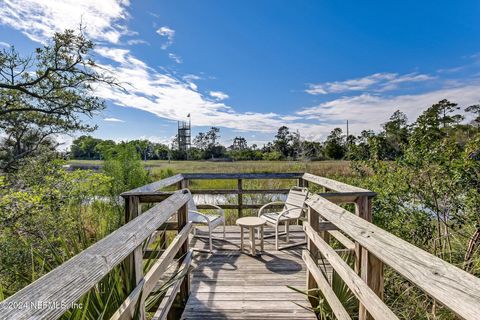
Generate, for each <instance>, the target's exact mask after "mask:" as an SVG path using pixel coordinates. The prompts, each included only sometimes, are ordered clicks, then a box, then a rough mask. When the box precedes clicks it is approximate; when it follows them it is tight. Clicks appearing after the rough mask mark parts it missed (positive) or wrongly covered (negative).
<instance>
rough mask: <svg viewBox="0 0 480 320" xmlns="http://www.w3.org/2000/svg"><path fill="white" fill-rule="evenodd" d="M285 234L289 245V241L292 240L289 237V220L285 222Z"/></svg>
mask: <svg viewBox="0 0 480 320" xmlns="http://www.w3.org/2000/svg"><path fill="white" fill-rule="evenodd" d="M285 233H286V235H285V240H286V241H287V243H288V242H289V240H290V236H289V234H288V220H287V221H285Z"/></svg>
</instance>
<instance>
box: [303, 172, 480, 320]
mask: <svg viewBox="0 0 480 320" xmlns="http://www.w3.org/2000/svg"><path fill="white" fill-rule="evenodd" d="M304 178H307V179H306V180H308V181H311V182H315V183H318V184H321V185H323V186H325V187H326V188H327V189H330V190H333V191H334V192H338V193H343V192H345V193H347V194H348V196H345V198H344V200H347V201H342V200H341V198H342V195H341V194H337V195H336V196H335V197H334V199H335V202H337V203H342V202H353V203H355V207H356V214H352V213H351V212H349V211H347V210H345V209H343V208H341V207H339V206H338V205H337V204H335V203H333V202H331V201H329V200H331V199H328V197H323V196H322V195H321V194H317V195H310V196H309V198H308V200H307V207H308V217H307V222H305V223H304V226H303V228H304V230H305V233H306V236H307V239H308V249H307V250H305V251H304V252H303V260H304V261H305V263H306V265H307V270H308V271H307V273H308V278H307V289H310V290H311V289H316V288H317V289H319V290H321V292H322V293H323V295H324V297H325V299H326V300H327V301H328V303H329V305H330V307H331V308H332V311H333V312H334V314H335V316H336V317H337V318H338V319H350V315H349V314H348V313H347V311H346V310H345V308H344V307H343V305H342V304H341V302H340V300H339V299H338V298H337V296H336V295H335V293H334V291H333V289H332V287H331V282H330V281H329V280H328V275H326V274H325V272H323V268H322V267H319V259H320V258H322V260H326V261H328V263H329V264H330V265H331V267H332V268H333V270H334V272H336V273H337V274H338V275H339V276H340V277H341V278H342V280H343V281H344V283H345V284H346V285H347V286H348V287H349V288H350V290H351V292H352V293H353V294H354V295H355V296H356V297H357V299H358V301H359V303H360V308H359V319H361V320H363V319H370V318H373V319H398V318H397V316H396V315H395V314H394V313H393V312H392V311H391V310H390V309H389V308H388V307H387V305H385V303H384V302H383V301H382V300H383V266H384V264H385V265H388V266H390V267H391V268H392V269H394V270H395V271H396V272H398V273H399V274H400V275H402V276H403V277H404V278H405V279H407V280H409V281H410V282H411V283H412V284H414V285H415V286H417V287H419V288H420V289H422V290H423V291H424V292H425V293H426V294H428V295H429V296H431V297H432V298H434V299H435V300H436V301H437V302H439V303H441V304H443V305H444V306H446V307H447V308H449V309H450V310H452V311H453V312H454V313H455V314H456V315H457V316H459V317H461V318H463V319H472V320H473V319H479V317H480V279H479V278H477V277H475V276H473V275H471V274H469V273H467V272H465V271H463V270H461V269H459V268H457V267H455V266H453V265H451V264H449V263H447V262H445V261H443V260H441V259H440V258H438V257H436V256H434V255H432V254H429V253H428V252H425V251H423V250H421V249H419V248H417V247H415V246H414V245H412V244H410V243H408V242H406V241H404V240H402V239H400V238H398V237H396V236H394V235H392V234H390V233H388V232H386V231H384V230H382V229H380V228H379V227H376V226H375V225H373V224H372V223H370V222H369V221H370V219H371V199H370V198H371V196H372V195H371V194H369V191H368V190H362V189H358V188H355V187H351V186H348V185H345V184H338V183H336V182H335V183H332V181H329V180H324V179H323V178H319V177H313V176H311V175H305V176H304ZM332 199H333V198H332ZM325 226H329V227H325ZM327 229H330V230H327ZM332 233H333V235H335V233H337V234H336V236H338V235H341V236H340V237H343V238H344V239H343V240H342V241H340V243H342V244H344V245H345V246H346V247H349V248H350V249H353V250H354V251H355V266H354V267H353V268H351V267H350V266H349V264H347V263H346V262H345V261H344V260H343V259H342V258H341V256H340V255H339V254H338V253H337V252H336V250H334V249H333V248H332V247H331V246H330V244H329V240H330V238H329V236H330V235H332ZM350 239H351V240H350ZM337 240H339V238H337ZM312 303H315V301H312Z"/></svg>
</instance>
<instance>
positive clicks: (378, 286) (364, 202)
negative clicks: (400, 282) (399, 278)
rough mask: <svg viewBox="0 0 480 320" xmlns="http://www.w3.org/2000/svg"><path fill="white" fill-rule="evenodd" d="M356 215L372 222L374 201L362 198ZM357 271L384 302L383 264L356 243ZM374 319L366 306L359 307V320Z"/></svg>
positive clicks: (358, 201) (356, 206) (359, 199)
mask: <svg viewBox="0 0 480 320" xmlns="http://www.w3.org/2000/svg"><path fill="white" fill-rule="evenodd" d="M355 214H356V215H357V216H358V217H360V218H362V219H364V220H366V221H368V222H371V221H372V200H371V198H369V197H367V196H362V197H359V198H358V199H357V201H356V202H355ZM355 271H356V272H357V273H360V276H361V278H362V279H363V281H365V283H366V284H367V285H368V286H369V287H370V288H371V289H372V290H373V292H375V294H376V295H377V296H378V297H380V299H382V300H383V263H382V261H380V260H379V259H378V258H377V257H375V255H373V254H372V253H369V252H368V250H367V249H365V248H363V247H362V246H360V244H359V243H358V242H355ZM371 319H373V317H372V316H371V315H370V314H369V313H368V312H367V309H366V308H365V306H364V305H362V304H360V306H359V320H371Z"/></svg>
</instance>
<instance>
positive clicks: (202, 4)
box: [0, 0, 480, 145]
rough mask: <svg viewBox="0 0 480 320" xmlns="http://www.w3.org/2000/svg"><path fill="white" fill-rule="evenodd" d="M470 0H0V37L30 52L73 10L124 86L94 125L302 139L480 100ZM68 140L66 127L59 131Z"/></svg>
mask: <svg viewBox="0 0 480 320" xmlns="http://www.w3.org/2000/svg"><path fill="white" fill-rule="evenodd" d="M479 9H480V2H478V1H456V2H450V1H321V0H315V1H314V0H311V1H307V0H302V1H274V0H272V1H262V0H255V1H253V0H248V1H247V0H242V1H220V0H217V1H213V0H203V1H198V0H188V1H187V0H168V1H136V2H133V1H130V2H129V1H126V0H118V1H116V0H102V1H97V0H84V1H82V0H63V1H53V0H0V46H8V45H15V47H16V48H17V49H18V50H20V51H21V52H23V53H25V54H27V53H29V52H31V51H32V49H33V48H34V47H36V46H38V45H39V44H40V43H42V42H44V41H46V40H47V39H48V38H49V37H51V35H52V33H53V32H55V31H60V30H63V29H65V28H77V27H78V25H79V24H80V21H83V24H84V26H85V28H86V33H87V35H88V36H89V37H90V38H91V39H92V40H94V41H95V42H96V43H97V46H96V50H95V55H96V57H97V59H98V61H99V62H100V63H101V64H102V65H104V66H105V67H107V68H109V69H110V70H111V71H112V72H113V73H114V74H115V75H116V76H117V78H118V79H119V80H120V81H123V82H124V83H126V86H125V87H126V89H127V90H128V92H127V93H125V92H120V91H116V90H114V89H112V88H102V87H100V88H98V89H97V94H98V95H100V96H101V97H103V98H105V99H106V101H107V105H108V108H107V110H106V111H105V112H103V113H102V114H100V115H98V116H97V117H95V118H94V119H93V120H92V122H94V123H96V124H98V126H99V129H98V130H97V131H96V132H95V133H94V135H95V136H97V137H101V138H109V139H114V140H122V139H137V138H149V139H152V140H155V141H161V142H167V141H169V140H170V139H171V137H172V136H173V135H174V134H175V133H176V132H175V131H176V121H177V120H182V119H185V117H186V115H187V114H188V113H191V115H192V124H193V125H194V129H193V132H194V133H197V132H199V131H204V130H207V128H208V127H209V126H219V127H221V131H222V142H223V143H225V144H229V143H231V140H232V139H233V137H235V136H237V135H242V136H245V137H246V139H247V141H248V142H249V143H257V144H258V145H262V144H263V143H264V142H265V141H268V140H271V139H272V137H273V135H274V134H275V132H276V130H277V129H278V127H279V126H281V125H287V126H289V127H290V128H291V129H292V130H299V132H300V133H301V135H302V136H303V137H305V138H308V139H322V138H324V137H325V136H326V135H327V134H328V132H329V131H331V130H332V129H333V128H335V127H337V126H341V127H345V123H346V121H347V120H349V122H350V130H351V132H353V133H357V134H358V133H360V131H361V130H364V129H373V130H378V129H379V128H380V126H381V124H382V123H383V122H385V121H386V120H387V119H388V117H389V116H390V115H391V114H392V113H393V112H394V111H395V110H397V109H400V110H402V111H403V112H405V113H406V114H407V115H408V117H409V118H410V119H411V120H414V119H415V118H416V117H417V116H418V115H419V114H420V113H421V112H422V111H423V110H424V109H425V108H426V107H428V106H429V105H431V104H433V103H435V102H436V101H438V100H440V99H443V98H448V99H451V100H453V101H455V102H457V103H459V104H460V105H461V106H468V105H470V104H474V103H478V102H479V101H480V41H479V40H480V24H479V23H478V16H479V14H480V10H479ZM65 141H67V144H68V141H71V138H65Z"/></svg>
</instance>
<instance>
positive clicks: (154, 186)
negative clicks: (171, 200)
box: [121, 174, 184, 197]
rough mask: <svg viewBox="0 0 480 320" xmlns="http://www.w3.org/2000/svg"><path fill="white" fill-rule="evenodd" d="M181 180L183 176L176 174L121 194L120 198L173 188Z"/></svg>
mask: <svg viewBox="0 0 480 320" xmlns="http://www.w3.org/2000/svg"><path fill="white" fill-rule="evenodd" d="M183 179H184V178H183V175H181V174H176V175H174V176H171V177H168V178H165V179H162V180H158V181H155V182H152V183H150V184H147V185H144V186H141V187H138V188H136V189H133V190H130V191H126V192H123V193H122V194H121V196H122V197H126V196H130V195H140V194H142V193H149V192H155V191H157V190H160V189H162V188H166V187H169V186H173V185H174V184H177V183H179V182H181V181H182V180H183Z"/></svg>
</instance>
